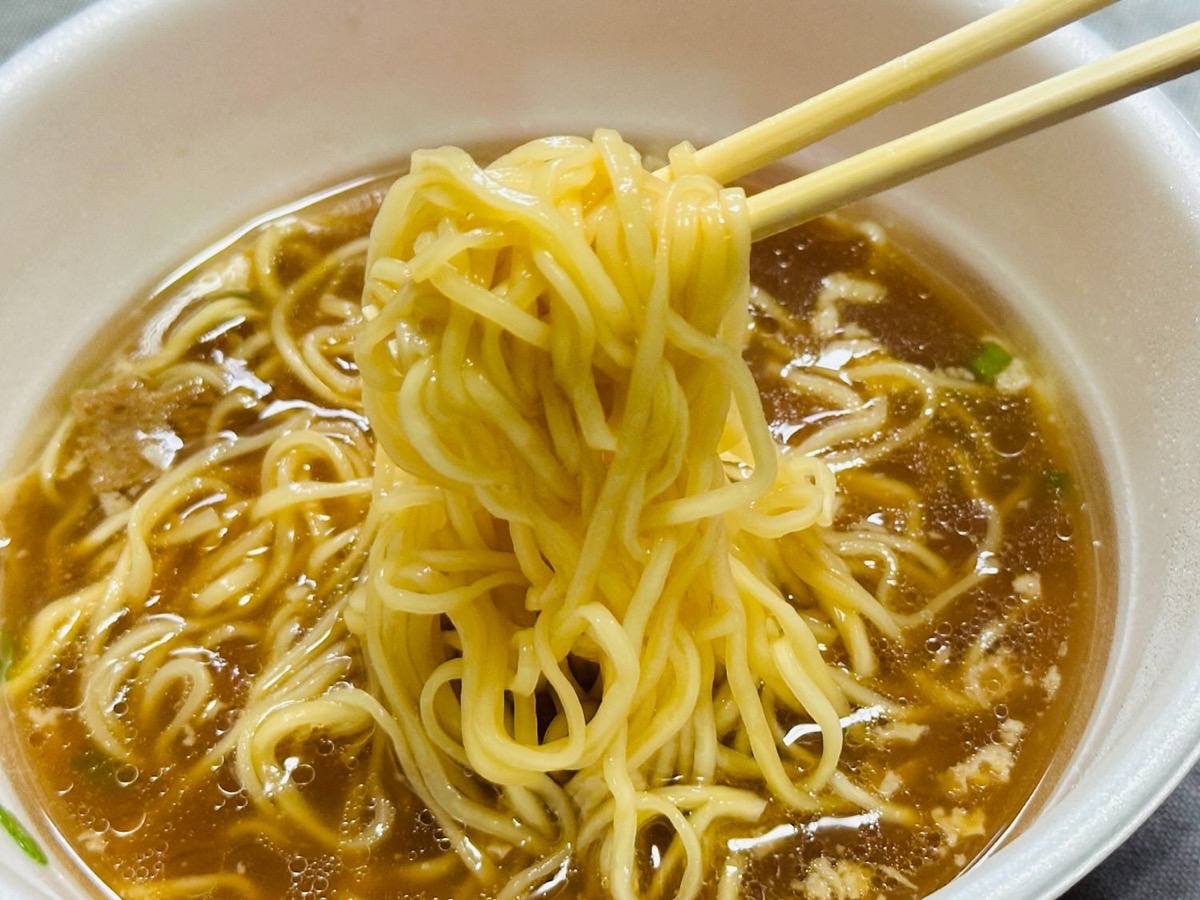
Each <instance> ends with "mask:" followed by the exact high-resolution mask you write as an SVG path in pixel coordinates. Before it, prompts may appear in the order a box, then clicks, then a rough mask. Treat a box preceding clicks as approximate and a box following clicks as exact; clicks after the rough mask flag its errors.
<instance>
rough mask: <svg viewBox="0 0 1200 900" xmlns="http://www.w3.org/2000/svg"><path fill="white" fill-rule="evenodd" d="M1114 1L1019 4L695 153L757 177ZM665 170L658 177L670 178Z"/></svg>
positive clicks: (713, 172)
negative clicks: (767, 168)
mask: <svg viewBox="0 0 1200 900" xmlns="http://www.w3.org/2000/svg"><path fill="white" fill-rule="evenodd" d="M1113 2H1115V0H1019V2H1017V3H1014V4H1012V5H1011V6H1008V7H1005V8H1003V9H1001V10H998V11H997V12H994V13H992V14H991V15H988V16H984V17H983V18H982V19H978V20H976V21H974V22H971V23H970V24H968V25H964V26H963V27H962V28H959V29H957V30H955V31H952V32H950V33H949V34H947V35H944V36H943V37H940V38H937V39H936V40H933V41H930V42H929V43H928V44H925V45H924V46H922V47H918V48H917V49H916V50H912V51H910V52H908V53H905V54H903V55H902V56H898V57H896V58H895V59H893V60H891V61H890V62H886V63H884V64H883V65H881V66H877V67H876V68H874V69H871V70H870V71H867V72H864V73H863V74H861V75H858V76H856V77H854V78H852V79H850V80H849V81H846V82H843V83H842V84H839V85H837V86H836V87H833V88H830V89H829V90H827V91H825V92H823V93H821V94H818V95H817V96H815V97H812V98H810V99H808V100H805V101H803V102H802V103H799V104H797V105H796V106H793V107H792V108H791V109H787V110H784V111H783V112H781V113H777V114H775V115H773V116H771V117H770V118H767V119H763V120H762V121H761V122H758V123H756V124H754V125H751V126H749V127H748V128H744V129H742V130H741V131H738V132H736V133H735V134H731V135H729V136H728V137H725V138H722V139H721V140H719V141H717V142H716V143H714V144H710V145H709V146H707V147H702V148H701V149H699V150H697V151H696V154H695V157H694V163H695V165H696V166H697V167H698V168H699V170H700V171H701V172H704V173H705V174H706V175H709V176H711V177H712V178H714V179H716V180H717V181H719V182H721V183H722V184H727V183H729V182H730V181H733V180H734V179H737V178H741V177H742V176H743V175H746V174H749V173H750V172H754V171H757V170H758V169H761V168H762V167H763V166H765V165H767V164H769V163H771V162H774V161H775V160H778V159H782V158H783V157H785V156H787V155H788V154H789V153H794V152H795V151H797V150H800V149H801V148H803V147H807V146H808V145H809V144H813V143H816V142H817V141H819V140H821V139H822V138H826V137H828V136H829V135H831V134H834V133H835V132H838V131H841V130H842V129H843V128H846V127H848V126H850V125H853V124H854V123H855V122H858V121H861V120H862V119H865V118H867V117H868V116H870V115H872V114H874V113H877V112H879V110H881V109H883V108H884V107H887V106H890V105H891V104H893V103H897V102H899V101H901V100H907V99H908V98H910V97H915V96H916V95H917V94H920V93H922V92H924V91H926V90H928V89H929V88H932V87H934V86H935V85H938V84H941V83H942V82H943V81H946V80H948V79H950V78H953V77H954V76H955V75H959V74H961V73H962V72H965V71H967V70H969V69H972V68H974V67H976V66H978V65H981V64H982V63H985V62H987V61H988V60H991V59H995V58H996V57H997V56H1001V55H1003V54H1005V53H1007V52H1009V51H1010V50H1014V49H1016V48H1017V47H1020V46H1022V45H1024V44H1027V43H1029V42H1030V41H1032V40H1034V39H1036V38H1039V37H1042V36H1043V35H1046V34H1049V33H1050V32H1052V31H1054V30H1055V29H1057V28H1061V27H1062V26H1063V25H1066V24H1067V23H1069V22H1074V21H1075V20H1076V19H1080V18H1082V17H1083V16H1086V15H1087V14H1088V13H1092V12H1095V11H1096V10H1098V9H1101V8H1103V7H1105V6H1108V5H1110V4H1112V3H1113ZM668 172H669V169H660V170H659V171H658V173H657V174H659V175H662V176H668Z"/></svg>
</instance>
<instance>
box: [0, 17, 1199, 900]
mask: <svg viewBox="0 0 1200 900" xmlns="http://www.w3.org/2000/svg"><path fill="white" fill-rule="evenodd" d="M88 2H89V0H0V60H4V59H7V58H8V57H9V56H10V55H12V54H13V53H15V52H16V51H17V50H19V49H20V47H21V46H22V45H23V44H25V43H27V42H28V41H30V40H33V39H34V38H36V37H38V36H39V35H41V34H42V33H43V32H45V31H47V30H48V29H50V28H51V27H53V26H54V25H55V24H56V23H57V22H59V21H60V20H62V19H64V18H66V17H67V16H69V15H70V14H71V13H73V12H75V11H76V10H77V9H80V8H82V7H83V6H86V5H87V3H88ZM893 2H895V0H893ZM1198 17H1200V0H1124V2H1123V3H1120V4H1118V5H1116V6H1115V7H1112V8H1110V9H1107V10H1104V11H1102V12H1100V13H1097V14H1095V15H1094V16H1091V17H1090V18H1089V19H1088V20H1087V22H1088V24H1089V25H1090V26H1091V27H1092V28H1094V29H1095V31H1096V32H1097V33H1098V34H1099V35H1100V36H1101V37H1103V38H1104V39H1105V40H1106V41H1108V42H1109V43H1110V44H1112V45H1113V46H1115V47H1125V46H1129V45H1130V44H1135V43H1137V42H1139V41H1141V40H1145V39H1146V38H1149V37H1153V36H1154V35H1156V34H1160V33H1162V32H1163V31H1166V30H1168V29H1170V28H1173V27H1179V26H1181V25H1186V24H1187V23H1189V22H1191V21H1195V20H1196V19H1197V18H1198ZM1164 91H1165V92H1166V94H1167V96H1168V97H1169V98H1170V99H1171V100H1172V102H1174V103H1175V104H1176V105H1177V106H1179V108H1180V109H1181V110H1182V111H1183V112H1184V114H1185V115H1186V116H1187V117H1188V119H1189V120H1190V121H1191V123H1192V124H1193V125H1194V126H1196V127H1197V128H1198V129H1200V74H1197V75H1191V76H1188V77H1187V78H1183V79H1181V80H1179V81H1177V82H1174V83H1173V84H1170V85H1167V86H1166V87H1165V88H1164ZM1197 702H1200V698H1198V701H1197ZM1189 897H1195V898H1200V768H1197V769H1195V770H1193V771H1192V772H1191V773H1190V774H1189V775H1188V777H1187V778H1186V780H1185V781H1184V782H1183V784H1182V785H1180V787H1179V788H1178V789H1177V790H1176V791H1175V793H1174V794H1172V795H1171V796H1170V797H1169V798H1168V799H1167V801H1166V803H1164V804H1163V805H1162V807H1160V808H1159V810H1158V811H1157V812H1156V813H1155V814H1154V815H1153V816H1152V817H1151V818H1150V820H1149V821H1148V822H1146V824H1145V825H1143V826H1142V827H1141V828H1140V829H1139V830H1138V831H1137V832H1136V833H1135V834H1134V835H1133V837H1132V838H1130V839H1129V841H1127V842H1126V843H1125V844H1124V845H1123V846H1122V847H1120V848H1118V849H1117V851H1116V852H1115V853H1113V855H1112V856H1111V857H1109V858H1108V860H1106V861H1105V862H1104V863H1103V864H1102V865H1101V866H1100V867H1099V868H1098V869H1096V870H1095V871H1094V872H1092V873H1091V874H1090V875H1088V876H1087V877H1085V878H1084V879H1083V881H1081V882H1080V883H1079V884H1078V885H1076V886H1075V887H1074V888H1072V889H1071V890H1070V891H1068V892H1067V893H1066V895H1065V897H1064V900H1101V898H1133V900H1150V898H1156V900H1157V898H1189Z"/></svg>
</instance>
